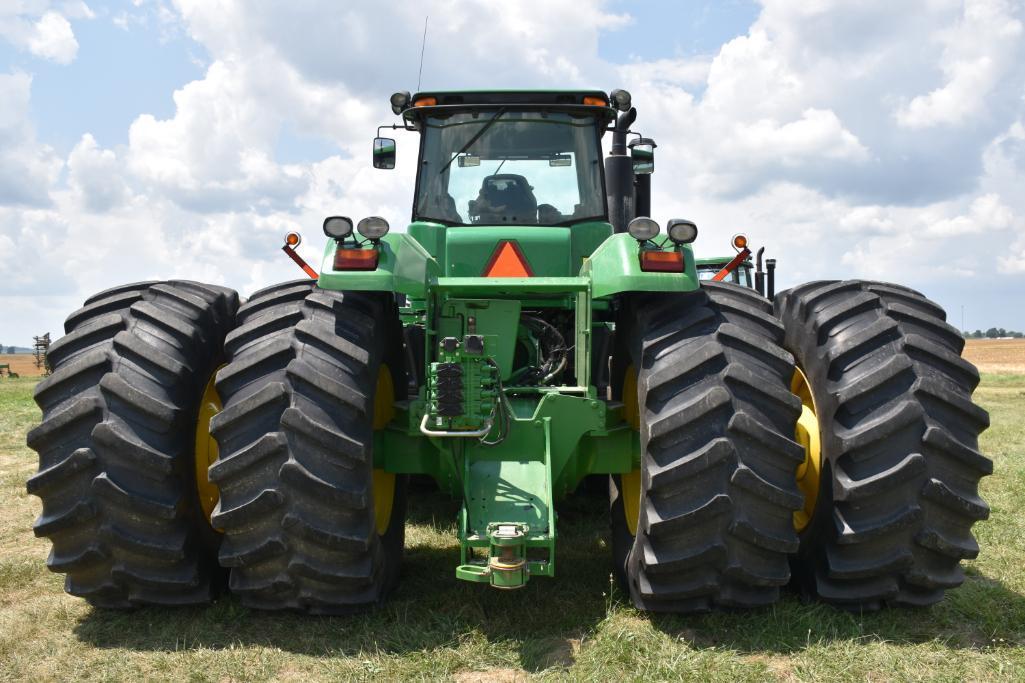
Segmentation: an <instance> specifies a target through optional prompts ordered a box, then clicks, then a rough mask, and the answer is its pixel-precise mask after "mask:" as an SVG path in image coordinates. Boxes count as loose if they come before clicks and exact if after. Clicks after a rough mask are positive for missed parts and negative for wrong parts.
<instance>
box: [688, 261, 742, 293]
mask: <svg viewBox="0 0 1025 683" xmlns="http://www.w3.org/2000/svg"><path fill="white" fill-rule="evenodd" d="M727 263H729V261H723V262H722V263H699V264H698V279H699V280H711V279H712V278H713V277H715V274H716V273H718V272H719V271H720V270H722V269H723V266H725V265H726V264H727ZM727 282H734V283H736V284H738V285H744V286H745V287H751V286H753V285H752V284H751V266H750V265H748V264H746V263H742V264H740V265H739V266H737V267H736V268H734V269H733V272H732V273H730V274H729V275H728V276H727Z"/></svg>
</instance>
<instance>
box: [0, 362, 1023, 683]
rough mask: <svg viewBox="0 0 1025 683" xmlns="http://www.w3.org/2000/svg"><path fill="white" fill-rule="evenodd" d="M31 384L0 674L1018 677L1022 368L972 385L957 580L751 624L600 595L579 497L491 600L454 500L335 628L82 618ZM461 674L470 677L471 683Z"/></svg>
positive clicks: (25, 399) (16, 454)
mask: <svg viewBox="0 0 1025 683" xmlns="http://www.w3.org/2000/svg"><path fill="white" fill-rule="evenodd" d="M33 385H34V380H30V379H25V380H13V381H12V380H4V381H0V501H2V502H0V505H2V506H3V507H2V510H0V679H8V678H9V679H20V678H32V679H53V678H59V679H69V678H74V679H82V678H85V679H119V680H120V679H126V678H132V679H137V678H145V679H190V680H236V679H239V680H257V679H303V680H306V679H309V678H322V679H352V678H359V679H370V678H373V679H394V678H417V679H420V678H427V679H446V678H456V679H459V680H494V681H512V680H521V678H523V677H538V678H542V679H562V678H571V679H600V680H609V679H627V680H641V679H643V680H675V679H685V680H691V679H698V680H716V679H718V680H750V681H765V680H822V679H845V680H949V681H962V680H993V679H1019V680H1021V679H1023V678H1025V533H1023V532H1025V529H1023V525H1025V523H1023V521H1022V520H1023V519H1025V514H1023V513H1025V509H1023V508H1025V501H1023V497H1022V494H1021V493H1020V492H1021V491H1022V490H1023V489H1025V375H987V376H985V377H984V381H983V384H982V386H981V387H980V389H979V390H978V392H977V394H976V398H977V399H978V400H979V401H980V402H981V403H982V405H983V406H984V407H985V408H986V409H988V410H989V411H990V414H991V419H992V427H991V429H990V430H989V431H987V432H986V433H985V434H984V436H983V442H982V445H983V450H984V451H985V452H986V453H987V454H988V455H990V456H991V457H993V459H994V461H995V467H996V473H995V474H994V475H993V476H992V477H989V478H987V479H986V480H985V482H984V484H983V495H984V496H985V498H986V499H987V500H988V501H989V502H990V504H991V505H992V508H993V514H992V517H991V518H990V520H989V521H987V522H984V523H981V524H979V525H977V526H976V527H975V529H976V531H977V535H978V538H979V543H980V545H981V546H982V554H981V556H980V558H979V560H977V561H975V562H971V563H968V580H967V582H966V583H965V585H964V586H962V587H961V588H960V589H958V590H955V591H952V592H950V593H949V594H948V596H947V598H946V599H945V600H944V601H943V602H942V603H940V604H939V605H936V606H934V607H932V608H929V609H924V610H888V611H884V612H880V613H875V614H866V615H859V614H850V613H846V612H841V611H837V610H834V609H832V608H829V607H826V606H824V605H819V604H803V603H801V602H800V601H799V600H798V599H797V598H796V597H795V596H792V595H787V596H786V597H785V598H784V599H783V600H782V601H781V602H780V603H779V604H777V605H776V606H774V607H772V608H770V609H765V610H761V611H756V612H744V613H720V614H712V615H707V616H701V617H652V616H649V615H646V614H643V613H640V612H637V611H636V610H634V609H633V608H631V607H629V606H628V605H627V604H626V600H625V598H624V596H623V595H622V594H620V593H619V591H618V590H617V589H616V587H615V586H613V585H612V584H611V583H610V578H609V570H610V560H609V556H610V553H609V549H608V547H607V544H608V537H607V531H606V528H607V522H606V519H605V513H604V508H603V503H602V501H601V500H600V499H598V498H588V497H581V498H578V499H574V500H571V501H568V502H567V503H566V504H565V505H563V506H562V507H561V509H560V533H561V534H562V538H561V539H560V544H559V556H558V561H559V563H560V565H559V577H558V578H557V579H554V580H540V579H539V580H536V581H533V582H531V583H530V584H529V585H528V587H527V588H526V589H524V590H522V591H515V592H511V593H504V592H499V591H494V590H489V589H487V588H484V587H481V586H476V585H472V584H467V583H462V582H458V581H456V579H455V578H454V576H453V574H454V571H453V569H454V567H455V564H456V560H457V543H456V541H455V528H454V524H453V522H452V520H453V519H454V517H455V512H456V505H455V504H454V503H452V502H450V501H448V500H446V499H444V498H442V497H440V496H437V495H435V494H426V495H425V496H421V497H420V499H419V500H418V502H417V503H416V504H415V505H414V507H413V511H412V513H411V516H410V520H409V525H408V527H407V553H406V561H405V565H404V576H403V580H402V584H401V587H400V588H399V590H398V592H397V593H396V594H395V596H394V597H393V598H392V599H391V600H390V601H389V602H388V603H387V604H386V605H385V606H384V607H382V608H380V609H378V610H376V611H373V612H371V613H369V614H365V615H360V616H354V617H349V618H304V617H301V616H297V615H293V614H263V613H259V612H252V611H249V610H247V609H245V608H243V607H241V606H240V605H239V604H238V603H237V602H236V601H235V600H234V599H232V598H230V597H228V598H223V599H221V600H219V601H218V602H217V603H215V604H214V605H212V606H211V607H209V608H205V609H183V610H182V609H177V610H169V609H144V610H139V611H136V612H132V613H116V612H104V611H99V610H93V609H92V608H90V607H89V606H88V605H86V604H85V603H84V602H83V601H82V600H78V599H76V598H72V597H69V596H67V595H66V594H65V593H64V592H63V591H62V581H61V578H60V577H59V576H57V575H54V574H51V573H49V572H48V571H47V570H46V569H45V567H44V561H45V558H46V555H47V552H48V551H49V548H48V543H47V542H46V541H45V540H39V539H35V538H34V537H33V536H32V532H31V525H32V520H33V518H34V516H35V515H36V514H38V510H39V503H38V500H37V499H35V498H30V497H28V496H27V495H26V494H25V492H24V481H25V479H26V478H27V477H28V476H29V475H30V474H31V473H32V472H33V471H34V470H35V464H36V461H35V455H34V454H33V453H32V452H31V451H29V450H28V449H27V448H26V447H25V445H24V442H25V433H26V432H27V430H28V429H29V428H30V427H31V425H32V424H33V423H34V422H36V421H37V420H38V412H37V411H36V409H35V406H34V404H33V403H32V400H31V392H32V387H33ZM472 672H483V673H479V674H477V675H476V677H475V676H474V675H472Z"/></svg>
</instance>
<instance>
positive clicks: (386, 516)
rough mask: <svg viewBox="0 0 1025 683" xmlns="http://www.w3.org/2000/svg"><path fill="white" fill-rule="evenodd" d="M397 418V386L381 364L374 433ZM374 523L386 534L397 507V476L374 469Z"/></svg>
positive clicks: (389, 371)
mask: <svg viewBox="0 0 1025 683" xmlns="http://www.w3.org/2000/svg"><path fill="white" fill-rule="evenodd" d="M393 417H395V384H394V383H393V382H392V377H391V370H389V369H388V366H387V365H384V364H383V363H382V364H381V366H380V368H379V369H378V371H377V389H376V390H375V392H374V431H375V432H379V431H381V430H382V429H384V428H385V426H387V424H388V423H389V422H391V420H392V418H393ZM373 486H374V521H375V524H376V526H377V533H378V534H384V533H385V532H386V531H388V525H389V524H390V523H391V513H392V507H393V506H394V505H395V474H394V473H392V472H385V471H384V470H382V469H377V468H375V469H374V483H373Z"/></svg>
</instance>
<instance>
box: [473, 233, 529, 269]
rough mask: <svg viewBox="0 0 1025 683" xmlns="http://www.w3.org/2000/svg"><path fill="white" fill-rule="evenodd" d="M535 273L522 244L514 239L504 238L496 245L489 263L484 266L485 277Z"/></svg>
mask: <svg viewBox="0 0 1025 683" xmlns="http://www.w3.org/2000/svg"><path fill="white" fill-rule="evenodd" d="M533 276H534V273H533V271H532V270H531V269H530V264H529V263H527V257H526V256H524V255H523V250H522V249H520V245H519V244H517V243H516V242H514V241H513V240H502V241H501V242H499V243H498V246H497V247H495V253H493V254H492V255H491V260H490V261H488V265H486V266H484V277H533Z"/></svg>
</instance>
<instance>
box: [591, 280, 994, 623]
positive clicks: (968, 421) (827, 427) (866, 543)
mask: <svg viewBox="0 0 1025 683" xmlns="http://www.w3.org/2000/svg"><path fill="white" fill-rule="evenodd" d="M639 303H640V302H639V301H637V302H634V301H630V300H627V301H626V302H625V304H626V306H625V307H624V312H625V313H626V315H624V316H623V319H622V322H621V324H620V325H619V326H617V327H618V330H619V331H620V336H621V342H620V344H621V347H620V351H619V354H618V355H619V356H620V358H623V359H626V360H625V362H624V361H622V360H621V361H620V362H619V376H620V377H621V378H623V379H622V381H621V382H620V387H621V388H622V395H623V401H624V403H625V404H626V407H625V410H626V414H627V418H628V420H629V419H630V418H631V416H633V417H634V418H635V419H636V423H635V426H636V428H637V429H639V431H640V440H641V454H642V456H641V468H640V470H639V471H638V472H635V473H632V474H631V475H622V476H620V475H617V476H614V477H612V478H611V483H610V494H611V497H610V501H611V512H612V526H613V529H612V544H613V554H614V558H615V564H616V569H617V572H618V573H619V575H620V578H621V581H622V582H623V583H624V585H625V586H626V587H627V588H628V590H629V592H630V596H631V599H632V601H633V602H634V604H635V605H636V606H637V607H639V608H643V609H649V610H669V611H702V610H706V609H708V608H710V607H712V606H713V605H725V606H741V607H753V606H757V605H762V604H766V603H769V602H772V601H773V600H775V599H776V597H777V593H778V587H779V586H781V585H783V584H785V583H787V582H788V580H790V579H791V572H790V571H788V570H787V565H788V564H789V566H790V568H791V569H792V576H793V584H794V585H795V586H796V587H798V588H799V589H800V590H802V591H803V593H804V594H805V595H806V596H809V597H817V598H818V599H820V600H823V601H825V602H829V603H833V604H837V605H839V606H841V607H844V608H848V609H858V610H872V609H878V608H879V607H881V606H882V605H884V604H898V605H916V606H921V605H929V604H932V603H935V602H937V601H938V600H940V599H941V598H942V597H943V594H944V591H945V590H946V589H949V588H953V587H956V586H958V585H960V584H961V583H962V582H963V581H964V573H963V570H962V567H961V560H963V559H972V558H974V557H976V556H977V554H978V551H979V548H978V544H977V543H976V541H975V539H974V538H973V536H972V533H971V527H972V524H973V523H974V522H976V521H979V520H982V519H986V517H987V516H988V514H989V508H988V506H987V505H986V503H985V502H984V501H983V500H982V499H981V498H980V497H979V495H978V484H979V480H980V479H981V477H983V476H985V475H987V474H990V473H991V472H992V462H991V461H990V460H989V459H988V458H986V457H985V456H983V455H982V454H981V453H980V452H979V450H978V436H979V433H980V432H981V431H982V430H983V429H985V428H986V427H987V426H988V424H989V420H988V416H987V414H986V412H985V411H984V410H982V409H981V408H979V407H978V406H976V405H975V404H974V403H973V402H972V400H971V394H972V391H973V390H974V389H975V387H976V385H977V384H978V382H979V375H978V372H977V371H976V370H975V368H974V367H973V366H972V365H971V364H970V363H968V362H967V361H965V360H964V359H962V358H961V356H960V353H961V350H962V348H963V346H964V340H963V338H962V337H961V334H960V333H959V332H958V331H957V330H956V329H954V328H953V327H952V326H950V325H949V324H947V323H946V322H945V314H944V312H943V310H942V309H941V308H940V307H939V306H937V305H936V304H935V303H933V302H931V301H929V300H928V299H926V298H925V297H924V296H922V295H921V294H920V293H918V292H916V291H914V290H911V289H907V288H905V287H900V286H897V285H891V284H886V283H879V282H862V281H845V282H812V283H809V284H806V285H802V286H800V287H797V288H795V289H792V290H789V291H786V292H783V293H781V294H780V295H779V296H778V297H777V298H776V300H775V305H774V307H773V306H772V305H771V304H769V303H768V302H766V301H765V300H764V299H762V298H761V297H759V296H757V295H756V294H754V293H753V292H751V290H748V289H744V288H741V287H738V286H735V285H720V284H713V283H703V284H702V290H700V291H699V292H696V293H694V294H687V295H679V296H664V297H659V298H654V300H653V299H652V298H651V297H649V298H647V299H646V300H645V301H644V304H643V306H644V307H643V308H640V306H639V305H638V308H637V310H639V311H640V312H639V313H635V310H634V309H633V308H632V306H633V305H635V304H639ZM624 342H625V343H624ZM795 361H796V363H795ZM627 363H629V365H627ZM614 365H615V363H614ZM631 373H633V374H631ZM634 378H636V379H635V380H634ZM791 392H793V393H791ZM795 394H796V395H795ZM798 443H800V446H799V445H798ZM634 520H636V523H635V524H631V522H633V521H634Z"/></svg>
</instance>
